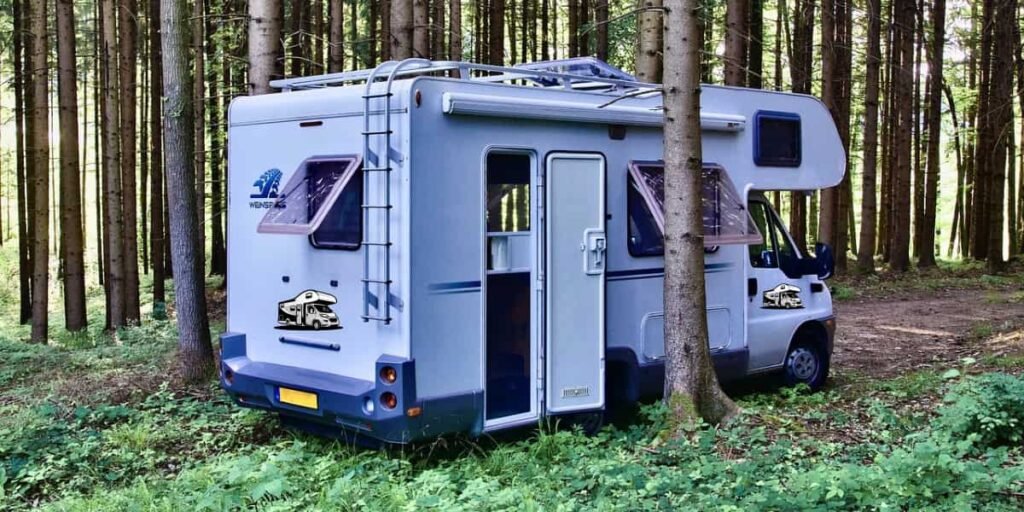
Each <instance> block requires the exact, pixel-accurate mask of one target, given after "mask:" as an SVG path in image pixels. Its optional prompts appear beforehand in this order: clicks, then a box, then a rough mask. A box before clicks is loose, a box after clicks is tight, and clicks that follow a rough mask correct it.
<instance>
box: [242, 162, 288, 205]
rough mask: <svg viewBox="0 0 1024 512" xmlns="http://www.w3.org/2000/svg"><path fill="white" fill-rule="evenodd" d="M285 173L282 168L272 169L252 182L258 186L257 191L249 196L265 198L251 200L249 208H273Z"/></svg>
mask: <svg viewBox="0 0 1024 512" xmlns="http://www.w3.org/2000/svg"><path fill="white" fill-rule="evenodd" d="M283 175H284V174H283V173H282V172H281V170H280V169H271V170H269V171H267V172H265V173H263V174H261V175H260V177H259V179H257V180H256V181H254V182H253V184H252V186H254V187H256V191H255V192H253V193H252V194H249V197H250V198H252V199H263V201H249V208H252V209H254V210H259V209H265V208H273V207H274V203H275V202H276V201H275V200H276V199H277V193H278V188H280V186H281V177H282V176H283Z"/></svg>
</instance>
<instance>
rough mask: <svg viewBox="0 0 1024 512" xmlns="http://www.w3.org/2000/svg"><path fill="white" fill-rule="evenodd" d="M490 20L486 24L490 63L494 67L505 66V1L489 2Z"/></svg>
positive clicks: (493, 0)
mask: <svg viewBox="0 0 1024 512" xmlns="http://www.w3.org/2000/svg"><path fill="white" fill-rule="evenodd" d="M490 13H491V18H490V24H488V29H489V30H490V32H489V33H488V39H487V40H488V41H489V43H488V47H489V49H490V63H491V64H493V65H495V66H503V65H504V64H505V0H491V10H490Z"/></svg>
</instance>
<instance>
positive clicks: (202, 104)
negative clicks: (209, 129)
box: [192, 0, 311, 273]
mask: <svg viewBox="0 0 1024 512" xmlns="http://www.w3.org/2000/svg"><path fill="white" fill-rule="evenodd" d="M193 2H194V3H193V9H192V64H193V69H192V77H193V78H192V94H193V100H192V108H194V109H195V112H194V113H193V114H192V119H193V120H194V122H193V124H192V127H193V129H194V130H195V132H194V134H193V136H194V137H195V142H193V146H192V147H193V149H194V151H195V153H193V157H194V158H195V160H196V163H195V176H196V181H195V183H194V184H193V186H194V187H195V189H196V211H197V212H198V213H199V226H198V228H199V254H198V257H199V265H200V268H201V270H202V272H204V273H205V269H206V123H205V122H204V121H205V120H206V57H205V55H206V53H205V49H204V48H205V37H204V32H205V30H204V29H205V26H204V24H203V16H204V13H203V0H193ZM301 3H302V6H303V8H302V9H301V10H300V13H299V14H300V18H299V22H298V23H299V27H298V28H299V48H298V53H299V55H298V59H297V60H292V65H293V66H295V65H296V64H295V63H296V62H298V66H299V67H298V68H294V67H293V69H298V71H299V73H296V75H306V74H308V70H309V58H310V57H311V55H310V54H311V52H309V51H308V50H309V47H308V46H309V45H308V38H309V30H308V28H309V0H301Z"/></svg>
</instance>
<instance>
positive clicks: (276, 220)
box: [256, 156, 362, 245]
mask: <svg viewBox="0 0 1024 512" xmlns="http://www.w3.org/2000/svg"><path fill="white" fill-rule="evenodd" d="M358 168H359V158H358V157H354V156H340V157H314V158H310V159H308V160H306V161H304V162H302V164H301V165H300V166H299V168H298V169H296V171H295V173H294V174H293V175H292V177H291V178H290V179H289V180H288V182H287V184H285V186H284V189H283V190H282V191H281V192H280V193H278V196H277V199H276V200H275V202H274V205H273V206H272V207H271V208H269V209H268V210H267V213H266V214H265V215H264V216H263V219H262V220H261V221H260V223H259V225H258V226H257V228H256V230H257V231H258V232H260V233H271V234H291V235H311V236H313V237H314V239H316V240H322V242H323V243H324V244H328V245H330V244H332V243H350V242H351V241H352V240H355V243H356V244H358V242H359V241H358V236H354V235H353V233H354V232H356V231H358V230H360V229H361V224H362V215H361V211H360V210H361V209H362V206H361V204H360V201H361V196H362V186H361V185H362V177H361V173H359V172H357V171H358ZM357 175H359V178H356V176H357ZM350 185H351V186H350ZM329 218H330V219H331V221H330V222H327V224H326V225H324V224H325V222H326V221H327V220H328V219H329ZM321 226H323V230H321ZM314 243H316V242H314Z"/></svg>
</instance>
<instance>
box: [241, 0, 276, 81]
mask: <svg viewBox="0 0 1024 512" xmlns="http://www.w3.org/2000/svg"><path fill="white" fill-rule="evenodd" d="M280 12H281V0H250V1H249V94H250V95H255V94H268V93H270V92H272V90H271V88H270V81H271V80H272V79H274V78H277V77H278V73H276V69H277V66H278V62H280V60H281V59H282V57H283V56H284V52H283V51H282V49H281V16H280Z"/></svg>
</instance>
